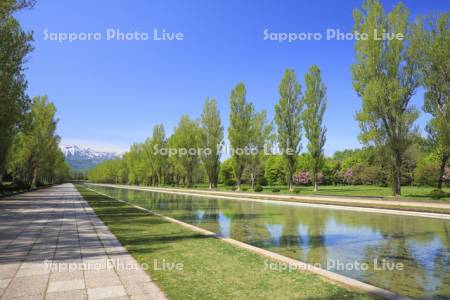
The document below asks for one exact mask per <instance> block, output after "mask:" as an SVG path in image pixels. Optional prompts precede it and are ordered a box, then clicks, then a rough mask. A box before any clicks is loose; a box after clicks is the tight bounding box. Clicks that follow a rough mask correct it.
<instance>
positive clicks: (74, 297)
mask: <svg viewBox="0 0 450 300" xmlns="http://www.w3.org/2000/svg"><path fill="white" fill-rule="evenodd" d="M61 299H64V300H83V299H88V297H87V294H86V290H73V291H64V292H55V293H47V294H46V295H45V300H61Z"/></svg>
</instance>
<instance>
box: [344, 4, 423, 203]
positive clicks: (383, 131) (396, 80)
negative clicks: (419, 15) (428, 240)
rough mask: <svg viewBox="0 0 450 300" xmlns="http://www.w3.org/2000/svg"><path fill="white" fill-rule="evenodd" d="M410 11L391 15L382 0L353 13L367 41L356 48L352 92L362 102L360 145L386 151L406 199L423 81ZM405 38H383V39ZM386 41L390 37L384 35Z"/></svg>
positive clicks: (395, 185) (399, 9)
mask: <svg viewBox="0 0 450 300" xmlns="http://www.w3.org/2000/svg"><path fill="white" fill-rule="evenodd" d="M408 15H409V12H408V10H407V9H406V7H405V6H404V5H403V4H401V3H399V4H397V5H396V6H395V7H394V8H393V10H392V11H391V12H389V13H388V14H386V13H385V12H384V9H383V7H382V5H381V3H380V2H379V1H378V0H367V1H366V2H364V4H363V8H362V10H359V9H356V10H354V13H353V16H354V20H355V26H354V30H355V31H357V32H359V33H361V34H366V35H367V37H368V38H367V39H359V40H357V41H356V43H355V49H356V60H357V63H356V64H354V65H353V66H352V76H353V87H354V89H355V90H356V92H357V94H358V96H359V97H360V98H361V100H362V107H361V110H360V111H359V112H358V113H357V114H356V119H357V120H358V122H359V124H360V128H361V134H360V136H359V138H360V140H361V141H362V142H363V143H365V144H369V145H370V144H375V145H377V146H381V147H384V148H385V149H386V151H387V153H388V154H389V157H390V165H391V176H390V177H391V186H392V193H393V195H395V196H398V195H400V194H401V178H402V163H403V159H404V154H405V152H406V150H407V149H408V147H409V146H410V144H411V141H412V137H413V134H414V127H413V125H414V122H415V121H416V119H417V118H418V115H419V113H418V110H417V109H416V108H414V107H413V106H412V105H411V104H410V100H411V97H412V95H413V94H414V92H415V90H416V88H417V86H418V85H419V82H420V77H419V72H418V64H417V63H418V58H417V49H416V47H415V46H414V44H410V43H409V41H410V37H411V35H410V26H409V24H408ZM382 33H385V35H390V36H391V37H392V34H396V35H399V34H400V35H403V38H397V37H395V38H380V36H381V34H382ZM385 37H386V36H385Z"/></svg>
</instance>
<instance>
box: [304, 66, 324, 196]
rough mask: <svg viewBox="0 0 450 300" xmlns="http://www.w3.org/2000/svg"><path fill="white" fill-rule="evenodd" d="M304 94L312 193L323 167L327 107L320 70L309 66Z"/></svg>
mask: <svg viewBox="0 0 450 300" xmlns="http://www.w3.org/2000/svg"><path fill="white" fill-rule="evenodd" d="M305 82H306V92H305V96H304V97H303V102H304V105H305V111H304V112H303V126H304V129H305V136H306V138H307V139H308V152H309V154H310V155H311V158H312V163H311V166H310V171H311V175H312V176H311V177H312V178H311V179H312V182H313V184H314V191H315V192H317V189H318V182H317V175H318V174H319V172H320V170H321V169H322V167H323V163H324V155H323V146H324V145H325V133H326V128H325V127H324V126H322V123H323V114H324V112H325V109H326V106H327V100H326V87H325V85H324V84H323V82H322V79H321V76H320V70H319V68H318V67H317V66H311V67H310V68H309V72H308V73H307V74H306V75H305Z"/></svg>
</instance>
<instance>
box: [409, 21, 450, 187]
mask: <svg viewBox="0 0 450 300" xmlns="http://www.w3.org/2000/svg"><path fill="white" fill-rule="evenodd" d="M449 16H450V13H445V14H442V15H441V16H439V17H438V18H437V19H434V18H429V19H427V20H426V21H425V23H423V22H422V21H420V22H419V23H418V24H415V26H414V31H413V32H414V37H415V39H414V41H413V42H416V43H417V45H418V47H419V48H420V49H421V51H420V53H421V55H422V56H421V59H420V69H421V72H422V75H423V86H424V87H425V103H424V107H423V109H424V111H425V112H426V113H429V114H430V115H431V119H430V120H429V121H428V124H427V127H426V130H427V132H428V136H429V139H430V141H431V142H432V145H433V148H434V151H435V154H436V156H437V158H438V160H439V177H438V181H437V182H438V184H437V185H438V188H439V189H441V188H442V182H443V177H444V171H445V167H446V165H447V162H448V160H449V158H450V100H449V93H450V90H449V89H450V75H449V74H450V73H449V70H450V30H449V23H448V19H449Z"/></svg>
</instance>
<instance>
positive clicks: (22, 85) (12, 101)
mask: <svg viewBox="0 0 450 300" xmlns="http://www.w3.org/2000/svg"><path fill="white" fill-rule="evenodd" d="M33 3H34V2H33V1H16V0H4V1H1V3H0V107H1V109H0V183H1V182H2V178H3V175H4V172H5V168H6V164H7V161H6V158H7V156H8V152H9V150H10V147H11V144H12V142H13V138H14V135H15V134H16V133H17V130H18V129H19V127H20V125H21V123H22V121H23V115H24V114H25V112H26V110H27V109H28V108H29V105H30V100H29V98H28V96H27V95H26V87H27V81H26V79H25V76H24V73H23V71H24V63H25V59H26V56H27V55H28V54H29V53H30V52H31V51H32V49H33V48H32V46H31V41H32V39H33V37H32V34H31V33H27V32H25V31H23V30H22V28H21V27H20V24H19V22H18V21H17V20H16V19H15V18H14V17H13V16H12V15H13V13H15V12H16V11H18V10H20V9H23V8H27V7H31V6H33Z"/></svg>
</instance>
